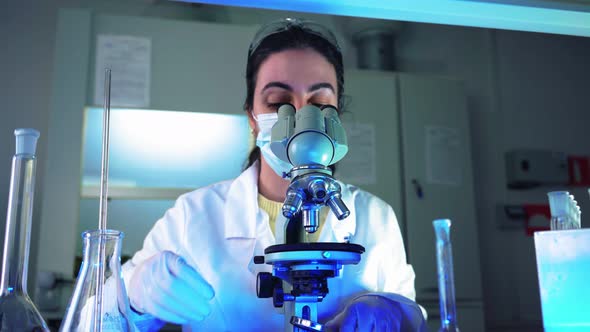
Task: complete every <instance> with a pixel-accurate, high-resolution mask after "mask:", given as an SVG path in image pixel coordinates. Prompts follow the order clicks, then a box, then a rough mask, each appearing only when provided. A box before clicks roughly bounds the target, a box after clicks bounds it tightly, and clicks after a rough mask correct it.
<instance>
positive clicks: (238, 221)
mask: <svg viewBox="0 0 590 332" xmlns="http://www.w3.org/2000/svg"><path fill="white" fill-rule="evenodd" d="M257 195H258V163H255V164H254V165H252V166H251V167H249V168H248V169H247V170H245V171H244V172H243V173H242V174H240V176H238V177H237V178H236V179H235V181H233V182H232V184H231V186H230V188H229V191H228V194H227V199H226V201H225V205H224V216H225V222H224V224H225V229H224V235H225V238H226V239H232V238H240V239H244V238H250V239H255V238H256V224H257V221H258V218H259V217H260V216H259V213H258V202H257V197H258V196H257Z"/></svg>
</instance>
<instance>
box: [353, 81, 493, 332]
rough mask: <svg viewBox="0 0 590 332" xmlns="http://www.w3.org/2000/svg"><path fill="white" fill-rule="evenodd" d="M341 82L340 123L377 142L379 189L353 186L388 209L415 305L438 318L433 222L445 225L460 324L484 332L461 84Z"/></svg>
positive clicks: (376, 186) (469, 155) (464, 109)
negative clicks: (410, 271)
mask: <svg viewBox="0 0 590 332" xmlns="http://www.w3.org/2000/svg"><path fill="white" fill-rule="evenodd" d="M346 75H347V76H346V94H348V95H349V96H351V103H350V105H349V110H350V111H351V113H350V114H347V115H345V116H344V120H345V121H347V122H351V121H352V122H353V123H363V124H365V125H370V126H372V128H374V134H375V144H374V150H375V160H374V161H370V162H375V163H376V165H375V171H376V179H377V181H375V182H374V183H358V185H359V186H360V187H362V188H364V189H366V190H368V191H370V192H372V193H374V194H376V195H378V196H380V197H382V198H383V199H384V200H386V201H387V202H388V203H390V204H391V205H392V207H393V208H394V210H395V212H396V215H397V217H398V219H399V222H400V227H401V229H402V232H403V233H404V239H405V244H406V250H407V254H408V260H409V262H410V263H411V264H412V266H413V267H414V270H415V272H416V292H417V301H418V302H419V303H423V304H424V306H425V307H426V308H427V309H428V311H429V314H430V315H431V316H432V317H436V316H438V315H439V313H438V311H439V309H438V284H437V280H438V279H437V274H436V251H435V245H434V243H435V237H434V230H433V227H432V221H433V220H434V219H438V218H448V219H451V220H452V226H451V240H452V244H453V258H454V273H455V288H456V298H457V307H458V312H459V314H458V320H459V324H460V325H461V322H462V321H463V322H464V323H465V324H467V325H468V326H469V327H471V328H469V329H465V330H471V331H482V330H483V324H484V321H483V308H482V307H483V304H482V289H481V275H480V267H479V244H478V241H477V239H478V237H477V229H476V225H477V223H476V220H475V201H474V191H473V178H472V177H473V175H472V165H471V145H470V135H469V123H468V114H467V109H466V100H465V95H464V93H463V91H462V86H461V83H460V82H458V81H455V80H452V79H447V78H439V77H424V76H416V75H409V74H398V73H383V72H373V71H349V72H347V73H346ZM353 125H354V124H352V125H351V124H349V126H353ZM350 153H351V155H350V156H349V157H347V158H352V159H354V158H355V156H354V155H353V154H354V153H355V151H354V146H352V147H351V151H350ZM347 158H345V159H344V160H343V163H345V162H346V159H347ZM344 168H345V169H346V167H344ZM343 176H344V178H343V180H345V181H346V174H343ZM462 314H463V315H464V317H461V315H462ZM435 321H436V319H433V320H432V322H431V324H434V323H436V322H435Z"/></svg>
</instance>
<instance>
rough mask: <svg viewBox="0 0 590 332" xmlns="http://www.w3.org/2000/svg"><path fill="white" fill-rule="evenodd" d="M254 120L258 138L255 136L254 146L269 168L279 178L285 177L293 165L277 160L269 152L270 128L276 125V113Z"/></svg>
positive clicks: (255, 117) (261, 115)
mask: <svg viewBox="0 0 590 332" xmlns="http://www.w3.org/2000/svg"><path fill="white" fill-rule="evenodd" d="M252 117H254V120H256V123H257V124H258V130H259V131H258V136H256V146H258V147H259V148H260V152H261V153H262V155H263V156H264V160H266V163H267V164H268V165H269V166H270V168H272V169H273V171H275V173H277V174H278V175H279V176H281V177H286V174H287V173H289V171H291V168H293V165H291V164H289V163H288V162H285V161H283V160H281V159H279V158H278V157H277V156H276V155H275V154H274V153H273V152H272V151H271V150H270V138H271V131H272V126H274V125H275V123H277V121H278V120H279V116H278V114H277V113H265V114H259V115H258V116H255V115H254V114H252Z"/></svg>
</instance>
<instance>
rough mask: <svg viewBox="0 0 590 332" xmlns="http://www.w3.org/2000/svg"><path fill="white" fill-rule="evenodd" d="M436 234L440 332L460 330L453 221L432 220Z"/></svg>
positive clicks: (457, 331)
mask: <svg viewBox="0 0 590 332" xmlns="http://www.w3.org/2000/svg"><path fill="white" fill-rule="evenodd" d="M432 225H433V227H434V234H435V235H436V265H437V268H438V269H437V272H438V295H439V300H440V324H441V327H440V329H439V332H459V326H458V325H457V310H456V305H455V278H454V275H453V250H452V246H451V234H450V232H451V221H450V220H449V219H437V220H435V221H433V222H432Z"/></svg>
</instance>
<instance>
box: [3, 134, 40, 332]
mask: <svg viewBox="0 0 590 332" xmlns="http://www.w3.org/2000/svg"><path fill="white" fill-rule="evenodd" d="M14 135H15V136H16V154H15V155H14V157H13V158H12V173H11V176H10V192H9V195H8V212H7V215H6V230H5V232H6V233H5V237H4V256H3V259H2V279H1V285H0V331H11V332H12V331H49V329H48V328H47V324H45V321H44V320H43V317H41V314H40V313H39V311H38V310H37V308H36V307H35V305H34V304H33V302H32V301H31V299H30V298H29V295H28V293H27V272H28V268H29V243H30V240H31V220H32V214H33V196H34V190H35V169H36V159H35V150H36V147H37V139H38V138H39V132H38V131H37V130H35V129H17V130H15V131H14Z"/></svg>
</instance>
